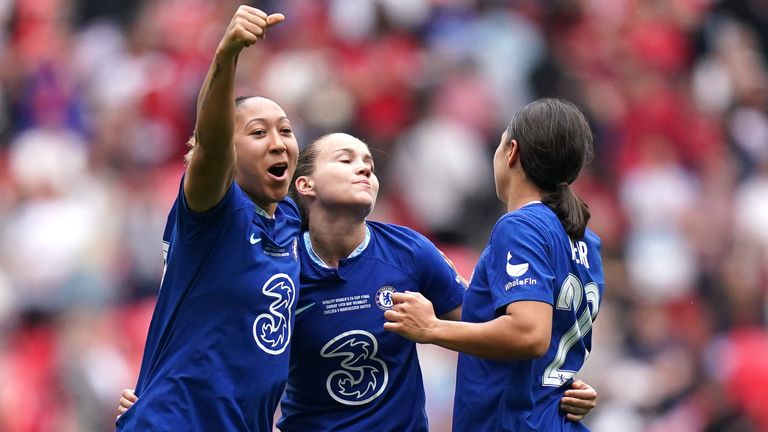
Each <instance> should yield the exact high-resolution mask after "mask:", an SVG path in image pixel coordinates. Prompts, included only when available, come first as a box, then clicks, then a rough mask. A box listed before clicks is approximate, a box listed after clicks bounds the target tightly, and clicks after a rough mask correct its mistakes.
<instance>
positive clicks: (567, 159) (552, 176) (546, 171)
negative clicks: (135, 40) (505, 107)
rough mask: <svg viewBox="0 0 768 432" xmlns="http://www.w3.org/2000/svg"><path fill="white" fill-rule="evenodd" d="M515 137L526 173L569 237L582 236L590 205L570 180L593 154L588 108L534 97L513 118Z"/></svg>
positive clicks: (509, 136)
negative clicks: (577, 193) (584, 108)
mask: <svg viewBox="0 0 768 432" xmlns="http://www.w3.org/2000/svg"><path fill="white" fill-rule="evenodd" d="M513 139H514V140H516V141H517V145H518V149H519V152H520V164H521V166H522V168H523V171H524V172H525V175H526V177H527V178H528V179H530V180H531V181H532V182H533V183H534V184H535V185H536V186H537V187H538V188H539V189H540V190H541V191H542V192H543V197H542V202H543V203H544V204H546V205H547V206H548V207H549V208H551V209H552V211H554V212H555V214H556V215H557V217H558V219H560V223H561V224H562V225H563V228H564V229H565V232H567V233H568V236H570V237H571V238H574V239H580V238H582V237H584V231H585V230H586V228H587V222H588V221H589V217H590V214H589V208H588V207H587V204H586V203H585V202H584V201H583V200H582V199H581V198H579V197H578V196H577V195H576V194H575V193H574V192H573V190H571V187H570V184H571V183H573V181H574V180H576V178H577V177H578V176H579V172H580V171H581V168H582V167H583V166H584V165H585V164H586V163H587V162H588V161H590V160H591V158H592V131H591V130H590V128H589V122H588V121H587V118H586V116H585V115H584V113H583V112H582V111H581V110H580V109H579V108H578V107H577V106H576V105H574V104H572V103H571V102H568V101H564V100H561V99H554V98H545V99H538V100H535V101H533V102H531V103H529V104H528V105H526V106H524V107H523V108H522V109H520V110H519V111H518V112H517V113H515V115H514V117H512V121H511V122H510V123H509V127H508V128H507V140H508V141H507V144H509V142H511V141H512V140H513Z"/></svg>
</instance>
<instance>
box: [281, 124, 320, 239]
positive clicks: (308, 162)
mask: <svg viewBox="0 0 768 432" xmlns="http://www.w3.org/2000/svg"><path fill="white" fill-rule="evenodd" d="M327 136H328V135H323V136H321V137H320V138H316V139H315V140H313V141H312V142H310V143H309V144H307V146H306V147H304V148H303V149H301V151H300V152H299V159H298V161H297V162H296V171H294V172H293V178H292V179H291V184H290V186H289V187H288V195H289V196H290V197H291V198H292V199H293V200H294V201H295V202H296V205H297V206H298V207H299V212H300V213H301V230H302V231H306V230H307V229H309V212H307V209H306V204H305V203H303V202H302V199H301V196H300V195H299V191H298V190H296V179H298V178H299V177H301V176H308V175H311V174H312V173H313V172H315V166H316V163H317V155H318V153H320V150H319V148H318V143H319V142H320V141H322V140H323V138H325V137H327Z"/></svg>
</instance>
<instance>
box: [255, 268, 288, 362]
mask: <svg viewBox="0 0 768 432" xmlns="http://www.w3.org/2000/svg"><path fill="white" fill-rule="evenodd" d="M261 292H262V294H264V295H265V296H267V297H271V298H273V299H274V300H273V301H272V303H271V304H270V305H269V309H268V310H269V311H268V312H265V313H263V314H260V315H259V316H257V317H256V319H255V320H253V338H254V339H255V340H256V344H257V345H258V346H259V348H261V350H262V351H264V352H266V353H267V354H273V355H276V354H280V353H282V352H283V351H285V348H286V347H287V346H288V343H289V342H290V341H291V310H292V308H293V303H294V301H295V300H296V287H295V285H294V284H293V280H292V279H291V277H290V276H288V275H287V274H285V273H278V274H276V275H273V276H272V277H271V278H269V279H268V280H267V281H266V282H265V283H264V286H263V287H262V288H261Z"/></svg>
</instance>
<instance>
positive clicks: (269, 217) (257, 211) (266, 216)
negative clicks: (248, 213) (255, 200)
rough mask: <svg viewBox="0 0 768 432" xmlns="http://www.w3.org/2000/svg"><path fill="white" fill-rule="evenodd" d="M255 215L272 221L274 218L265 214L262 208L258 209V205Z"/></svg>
mask: <svg viewBox="0 0 768 432" xmlns="http://www.w3.org/2000/svg"><path fill="white" fill-rule="evenodd" d="M256 214H257V215H261V216H264V217H265V218H267V219H274V217H272V216H270V215H269V213H267V211H266V210H264V209H263V208H261V207H259V206H258V205H257V206H256Z"/></svg>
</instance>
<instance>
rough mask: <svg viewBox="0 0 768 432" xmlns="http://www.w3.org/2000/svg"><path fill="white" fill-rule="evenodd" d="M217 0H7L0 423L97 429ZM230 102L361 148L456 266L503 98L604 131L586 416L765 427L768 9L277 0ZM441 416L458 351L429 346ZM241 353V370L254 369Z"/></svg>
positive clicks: (609, 427)
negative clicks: (599, 299)
mask: <svg viewBox="0 0 768 432" xmlns="http://www.w3.org/2000/svg"><path fill="white" fill-rule="evenodd" d="M236 5H237V2H235V1H230V0H221V1H212V0H132V1H128V0H0V329H1V331H0V383H2V385H0V431H4V432H47V431H59V432H62V431H63V432H70V431H84V432H88V431H94V432H101V431H108V430H113V427H114V426H113V422H114V417H115V415H116V405H117V400H118V398H119V393H120V390H121V389H122V388H123V387H129V386H132V385H134V383H135V380H136V376H137V373H138V366H139V362H140V359H141V353H142V349H143V344H144V338H145V336H146V329H147V327H148V324H149V320H150V317H151V313H152V308H153V306H154V296H155V293H156V291H157V288H158V285H159V280H160V275H161V271H162V261H161V235H162V229H163V226H164V223H165V218H166V216H167V211H168V210H169V208H170V206H171V203H172V201H173V199H174V197H175V194H176V192H177V190H178V185H179V180H180V175H181V173H182V170H183V162H182V156H183V154H184V152H185V145H184V143H185V142H186V140H187V137H188V136H189V135H190V134H191V132H192V130H193V128H194V115H195V113H194V108H195V101H196V98H197V92H198V90H199V87H200V85H201V83H202V80H203V78H204V75H205V72H206V71H207V68H208V64H209V61H210V59H211V56H212V53H213V51H214V49H215V47H216V44H217V43H218V40H219V38H220V36H221V34H222V32H223V30H224V28H225V26H226V24H227V23H228V21H229V18H230V17H231V15H232V14H233V12H234V11H235V9H236ZM253 5H255V6H257V7H260V8H262V9H264V10H266V11H268V12H278V11H279V12H282V13H284V14H285V15H286V21H285V22H284V23H282V24H280V25H279V26H276V27H274V28H271V29H270V31H269V34H268V36H267V39H266V41H265V42H264V43H259V44H257V45H255V46H254V47H252V48H249V49H248V50H246V51H244V52H243V54H242V55H241V57H240V60H239V65H238V67H239V70H238V78H237V79H238V88H237V93H238V94H262V95H265V96H269V97H272V98H273V99H275V100H277V101H278V102H279V103H280V104H281V105H282V106H283V107H284V108H285V110H286V112H287V113H288V114H289V116H291V118H292V121H293V125H294V128H295V130H296V133H297V136H298V138H299V141H300V142H301V143H307V142H308V141H309V140H311V139H313V138H315V137H317V136H319V135H321V134H323V133H326V132H330V131H347V132H349V133H352V134H354V135H357V136H359V137H361V138H363V139H364V140H365V141H366V142H368V143H369V145H370V146H371V148H372V150H373V152H374V156H375V158H376V162H377V171H378V174H379V176H380V178H381V181H382V189H381V193H380V195H379V201H378V203H377V208H376V210H375V213H374V215H373V216H372V218H373V219H378V220H385V221H388V222H394V223H400V224H404V225H408V226H411V227H413V228H416V229H418V230H419V231H421V232H423V233H424V234H426V235H428V236H429V237H430V238H432V239H433V240H434V241H435V242H436V243H437V244H438V245H439V246H440V247H441V249H443V250H444V252H446V254H447V255H449V256H450V257H451V258H452V259H453V260H454V261H455V262H456V264H457V266H458V268H459V269H460V271H462V273H464V275H465V276H467V277H469V276H470V274H471V272H472V268H473V266H474V262H475V260H476V259H477V257H478V255H479V252H480V251H481V250H482V248H483V247H484V243H485V241H486V240H487V236H488V233H489V232H490V229H491V227H492V224H493V223H494V221H495V220H496V219H497V218H498V217H499V216H500V215H501V213H502V212H503V210H504V209H503V208H502V206H501V204H500V203H499V202H498V200H497V199H496V197H495V193H494V190H493V176H492V165H491V157H492V154H493V151H494V149H495V147H496V145H497V144H498V140H499V136H500V135H501V132H502V131H503V130H504V129H505V127H506V125H507V122H508V121H509V119H510V117H511V115H512V114H513V112H514V111H515V109H517V108H519V107H521V106H522V105H524V104H525V103H527V102H528V101H530V100H532V99H533V98H537V97H542V96H559V97H564V98H567V99H569V100H572V101H574V102H576V103H577V104H579V105H581V106H582V107H583V108H584V110H585V112H586V113H587V114H588V116H589V118H590V120H591V123H592V125H593V127H594V136H595V150H596V152H595V158H594V160H593V161H592V162H591V164H590V166H589V167H588V169H587V173H586V174H585V175H582V178H581V179H580V180H579V181H578V182H577V183H576V184H575V187H576V189H577V192H578V193H580V194H581V196H582V197H584V199H585V200H586V201H587V202H588V204H589V205H590V210H591V212H592V220H591V222H590V226H591V227H592V229H593V230H594V231H596V232H597V233H598V234H599V235H600V236H601V237H602V239H603V260H604V266H605V272H606V295H605V297H604V300H603V304H602V305H601V308H600V315H599V317H598V320H597V323H596V326H595V328H594V331H595V345H594V349H593V353H592V354H591V356H590V358H589V360H588V362H587V367H586V369H585V370H584V371H583V372H582V373H581V374H580V377H581V378H582V379H585V380H586V381H587V382H589V383H590V384H592V385H593V386H594V387H596V388H597V390H598V393H599V401H598V405H599V406H598V408H597V409H596V410H595V411H594V412H593V413H592V414H590V416H589V418H588V419H587V424H588V426H589V427H591V428H592V430H593V431H595V432H614V431H622V432H642V431H648V432H667V431H670V432H672V431H674V432H687V431H711V432H714V431H732V432H734V431H739V432H742V431H768V417H767V416H766V415H765V413H766V412H768V57H767V56H766V54H767V53H768V2H765V1H763V0H732V1H731V0H721V1H718V0H370V1H362V0H327V1H304V0H279V1H278V0H272V1H261V2H256V3H253ZM422 355H423V361H422V363H423V369H424V372H425V377H426V380H427V386H428V389H427V390H428V394H429V406H428V409H429V414H430V421H431V427H432V430H433V431H437V432H442V431H448V430H449V427H450V426H449V425H450V412H451V403H452V392H453V367H454V363H455V356H454V355H452V354H450V353H448V352H447V351H444V350H441V349H437V348H433V347H425V348H424V349H423V350H422ZM254 366H255V367H256V366H257V365H254Z"/></svg>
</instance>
